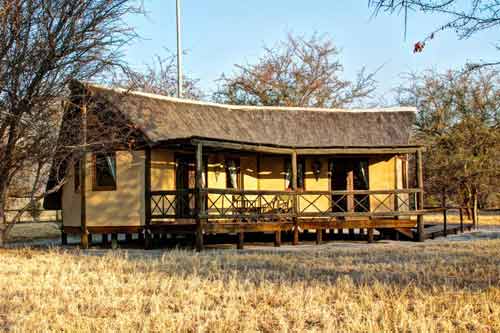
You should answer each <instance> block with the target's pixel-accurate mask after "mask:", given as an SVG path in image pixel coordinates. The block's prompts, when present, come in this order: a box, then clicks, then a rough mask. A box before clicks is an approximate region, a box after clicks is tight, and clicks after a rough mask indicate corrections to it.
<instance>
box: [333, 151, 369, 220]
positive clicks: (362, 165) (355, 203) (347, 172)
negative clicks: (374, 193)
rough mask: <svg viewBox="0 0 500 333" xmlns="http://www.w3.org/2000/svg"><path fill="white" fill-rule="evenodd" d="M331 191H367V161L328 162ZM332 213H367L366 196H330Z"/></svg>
mask: <svg viewBox="0 0 500 333" xmlns="http://www.w3.org/2000/svg"><path fill="white" fill-rule="evenodd" d="M330 175H331V176H330V181H331V189H332V191H355V190H368V189H369V179H368V160H367V159H358V158H337V159H333V160H331V162H330ZM332 211H333V212H368V211H370V196H369V195H368V194H354V195H353V194H347V195H346V194H336V195H332Z"/></svg>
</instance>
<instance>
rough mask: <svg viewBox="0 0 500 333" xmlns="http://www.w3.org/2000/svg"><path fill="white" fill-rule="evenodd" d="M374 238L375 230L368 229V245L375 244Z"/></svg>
mask: <svg viewBox="0 0 500 333" xmlns="http://www.w3.org/2000/svg"><path fill="white" fill-rule="evenodd" d="M373 238H374V235H373V228H368V235H367V240H368V243H373Z"/></svg>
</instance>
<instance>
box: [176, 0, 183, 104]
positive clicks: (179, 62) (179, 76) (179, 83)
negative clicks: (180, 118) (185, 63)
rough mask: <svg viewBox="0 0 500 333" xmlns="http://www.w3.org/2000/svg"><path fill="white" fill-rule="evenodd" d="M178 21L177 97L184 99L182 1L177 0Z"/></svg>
mask: <svg viewBox="0 0 500 333" xmlns="http://www.w3.org/2000/svg"><path fill="white" fill-rule="evenodd" d="M176 20H177V97H179V98H182V47H181V0H176Z"/></svg>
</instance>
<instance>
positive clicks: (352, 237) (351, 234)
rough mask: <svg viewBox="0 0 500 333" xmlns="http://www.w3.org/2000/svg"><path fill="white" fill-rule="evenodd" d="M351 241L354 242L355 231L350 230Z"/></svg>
mask: <svg viewBox="0 0 500 333" xmlns="http://www.w3.org/2000/svg"><path fill="white" fill-rule="evenodd" d="M349 239H350V240H354V229H349Z"/></svg>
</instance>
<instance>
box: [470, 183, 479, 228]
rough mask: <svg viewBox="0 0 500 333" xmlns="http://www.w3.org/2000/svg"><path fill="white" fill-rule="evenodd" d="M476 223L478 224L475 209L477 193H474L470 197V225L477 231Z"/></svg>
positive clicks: (477, 214) (477, 215) (476, 210)
mask: <svg viewBox="0 0 500 333" xmlns="http://www.w3.org/2000/svg"><path fill="white" fill-rule="evenodd" d="M478 222H479V213H478V209H477V192H474V193H473V195H472V223H473V226H474V229H477V225H478Z"/></svg>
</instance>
